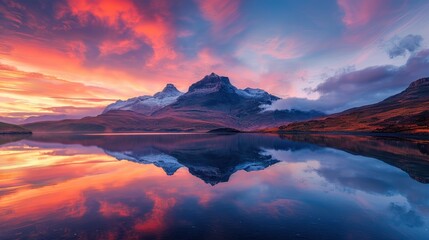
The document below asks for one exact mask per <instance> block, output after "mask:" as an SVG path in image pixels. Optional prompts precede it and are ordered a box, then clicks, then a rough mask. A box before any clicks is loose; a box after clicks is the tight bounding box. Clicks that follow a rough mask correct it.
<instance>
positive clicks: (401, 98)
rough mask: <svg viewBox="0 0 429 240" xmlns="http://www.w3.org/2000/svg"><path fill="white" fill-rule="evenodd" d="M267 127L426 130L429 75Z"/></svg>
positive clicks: (289, 129)
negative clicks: (367, 101)
mask: <svg viewBox="0 0 429 240" xmlns="http://www.w3.org/2000/svg"><path fill="white" fill-rule="evenodd" d="M269 131H279V132H338V131H341V132H383V133H413V134H414V133H419V134H428V133H429V78H422V79H419V80H416V81H414V82H412V83H411V84H410V85H409V87H408V88H407V89H405V90H404V91H402V92H401V93H399V94H396V95H394V96H391V97H389V98H386V99H385V100H383V101H381V102H379V103H376V104H372V105H367V106H362V107H357V108H352V109H349V110H346V111H344V112H341V113H337V114H332V115H329V116H326V117H323V118H320V119H316V120H310V121H305V122H296V123H291V124H288V125H283V126H280V127H279V128H275V129H270V130H269Z"/></svg>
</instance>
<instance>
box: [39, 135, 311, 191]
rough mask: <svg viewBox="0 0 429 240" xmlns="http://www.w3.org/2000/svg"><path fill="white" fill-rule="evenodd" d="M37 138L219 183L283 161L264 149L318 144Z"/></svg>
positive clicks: (249, 138)
mask: <svg viewBox="0 0 429 240" xmlns="http://www.w3.org/2000/svg"><path fill="white" fill-rule="evenodd" d="M32 139H33V140H37V141H50V142H58V141H59V142H61V143H66V144H75V143H79V144H81V145H84V146H91V145H95V146H98V147H100V148H102V149H103V150H104V151H105V153H106V154H108V155H110V156H113V157H115V158H116V159H118V160H129V161H133V162H137V163H141V164H154V165H155V166H157V167H160V168H162V169H163V170H164V171H165V172H166V174H167V175H173V174H174V173H175V172H176V171H177V170H178V169H179V168H181V167H186V168H187V169H188V170H189V172H190V173H191V174H192V175H194V176H196V177H198V178H200V179H202V180H203V181H204V182H206V183H209V184H211V185H215V184H217V183H220V182H227V181H228V180H229V178H230V177H231V175H233V174H234V173H235V172H237V171H240V170H244V171H248V172H250V171H258V170H263V169H265V168H267V167H269V166H271V165H273V164H276V163H278V162H279V160H277V159H273V158H272V157H271V156H270V155H267V154H266V153H265V151H263V149H266V148H269V149H281V150H298V149H304V148H317V147H315V146H313V145H311V144H306V143H299V142H292V141H285V140H282V139H280V138H279V137H278V136H274V135H255V134H236V135H227V136H225V135H216V134H200V135H197V134H190V135H151V136H147V135H133V136H82V135H81V136H76V135H75V136H67V137H65V136H63V137H61V138H57V139H55V138H54V137H53V136H52V135H51V136H42V137H40V136H35V137H33V138H32Z"/></svg>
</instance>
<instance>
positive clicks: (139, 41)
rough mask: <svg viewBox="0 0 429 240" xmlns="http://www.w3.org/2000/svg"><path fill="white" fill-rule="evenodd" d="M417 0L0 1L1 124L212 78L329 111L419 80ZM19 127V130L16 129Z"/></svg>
mask: <svg viewBox="0 0 429 240" xmlns="http://www.w3.org/2000/svg"><path fill="white" fill-rule="evenodd" d="M428 11H429V2H428V1H426V0H403V1H401V0H361V1H354V0H336V1H335V0H325V1H318V0H307V1H292V0H291V1H287V0H264V1H262V0H231V1H227V0H206V1H203V0H180V1H171V0H140V1H138V0H122V1H114V0H56V1H53V0H52V1H49V0H33V1H12V0H0V121H6V122H13V123H20V122H23V121H24V120H25V119H31V120H33V121H35V120H44V119H50V118H52V117H54V118H56V119H62V118H78V117H83V116H93V115H97V114H99V113H101V111H102V109H103V108H104V107H105V106H106V105H108V104H110V103H112V102H114V101H116V100H117V99H128V98H131V97H135V96H141V95H147V94H149V95H152V94H153V93H155V92H158V91H160V90H162V89H163V87H164V86H165V85H166V84H167V83H173V84H175V85H176V87H177V88H178V89H179V90H181V91H184V92H185V91H187V89H188V87H189V86H190V85H191V84H192V83H194V82H196V81H198V80H200V79H202V78H203V77H204V76H205V75H207V74H210V73H211V72H215V73H217V74H219V75H223V76H228V77H229V78H230V80H231V82H232V84H234V85H235V86H237V87H238V88H245V87H251V88H261V89H264V90H266V91H268V92H270V93H272V94H274V95H277V96H279V97H281V98H283V100H279V101H277V102H275V103H273V104H272V105H271V106H266V108H267V109H268V110H274V109H292V108H294V109H302V110H311V109H315V110H320V111H324V112H327V113H333V112H338V111H341V110H345V109H347V108H350V107H355V106H361V105H364V104H369V103H374V102H377V101H380V100H382V99H384V98H386V97H388V96H390V95H392V94H395V93H398V92H400V91H401V90H403V89H405V88H406V87H407V85H409V83H411V82H412V81H414V80H417V79H418V78H422V77H426V76H429V50H428V39H429V26H428V24H427V23H428V22H429V15H428V14H427V12H428ZM26 121H29V120H26Z"/></svg>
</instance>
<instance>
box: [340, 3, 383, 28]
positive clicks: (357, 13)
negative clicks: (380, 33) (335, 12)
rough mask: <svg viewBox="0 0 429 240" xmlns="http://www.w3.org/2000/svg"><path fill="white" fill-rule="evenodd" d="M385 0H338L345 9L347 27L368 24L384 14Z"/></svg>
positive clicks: (344, 19)
mask: <svg viewBox="0 0 429 240" xmlns="http://www.w3.org/2000/svg"><path fill="white" fill-rule="evenodd" d="M384 2H385V1H384V0H379V1H374V0H361V1H354V0H337V3H338V5H339V6H340V8H341V9H342V10H343V11H344V17H343V19H342V20H343V23H344V24H345V25H346V26H347V27H360V26H364V25H367V24H368V23H370V21H371V20H373V19H374V18H376V17H377V16H379V15H381V14H382V12H383V11H382V10H383V9H382V7H383V5H384Z"/></svg>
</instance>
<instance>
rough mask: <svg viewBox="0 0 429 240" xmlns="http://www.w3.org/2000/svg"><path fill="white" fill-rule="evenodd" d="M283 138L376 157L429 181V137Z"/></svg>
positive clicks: (319, 136)
mask: <svg viewBox="0 0 429 240" xmlns="http://www.w3.org/2000/svg"><path fill="white" fill-rule="evenodd" d="M281 137H282V138H283V139H286V140H289V141H297V142H305V143H313V144H317V145H319V146H321V147H329V148H335V149H339V150H342V151H346V152H348V153H351V154H354V155H360V156H365V157H371V158H376V159H379V160H381V161H383V162H385V163H387V164H389V165H392V166H395V167H397V168H400V169H401V170H403V171H404V172H406V173H408V174H409V175H410V177H412V178H413V179H415V180H417V181H419V182H422V183H429V140H422V139H420V140H417V139H414V140H412V139H401V138H393V137H375V136H374V137H371V136H353V135H317V134H311V135H304V134H290V135H282V136H281Z"/></svg>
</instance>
